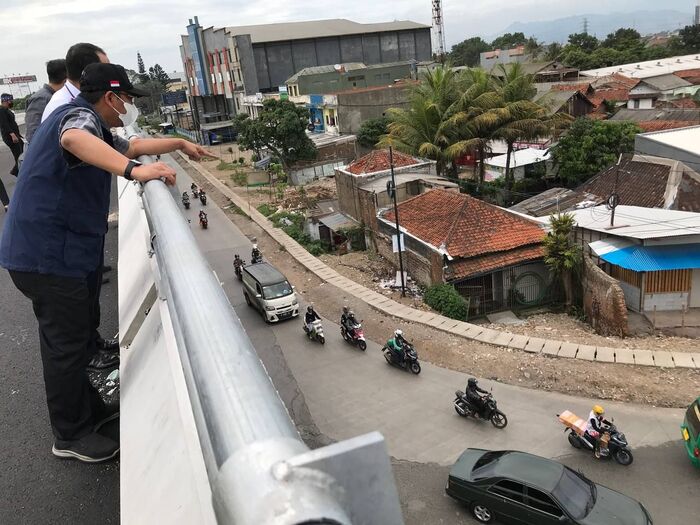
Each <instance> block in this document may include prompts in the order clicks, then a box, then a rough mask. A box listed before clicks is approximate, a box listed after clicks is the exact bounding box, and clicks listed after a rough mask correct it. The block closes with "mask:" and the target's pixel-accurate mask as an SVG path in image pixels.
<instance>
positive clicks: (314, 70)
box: [286, 62, 367, 84]
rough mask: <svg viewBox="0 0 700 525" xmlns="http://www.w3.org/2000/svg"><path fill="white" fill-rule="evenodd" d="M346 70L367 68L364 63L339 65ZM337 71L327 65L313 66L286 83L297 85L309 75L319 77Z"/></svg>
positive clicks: (290, 78)
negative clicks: (302, 78) (300, 79)
mask: <svg viewBox="0 0 700 525" xmlns="http://www.w3.org/2000/svg"><path fill="white" fill-rule="evenodd" d="M337 65H339V66H341V67H343V68H344V69H345V71H346V72H349V71H355V70H358V69H366V68H367V66H366V65H365V64H363V63H362V62H347V63H343V64H337ZM334 71H336V65H325V66H311V67H305V68H304V69H302V70H301V71H299V72H298V73H296V74H295V75H292V76H291V77H289V78H288V79H287V81H286V84H296V83H297V82H299V78H301V77H305V76H308V75H319V74H323V73H333V72H334Z"/></svg>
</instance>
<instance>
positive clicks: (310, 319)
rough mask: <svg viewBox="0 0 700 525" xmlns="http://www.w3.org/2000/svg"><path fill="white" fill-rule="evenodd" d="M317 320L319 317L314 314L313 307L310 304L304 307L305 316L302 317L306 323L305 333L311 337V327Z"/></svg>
mask: <svg viewBox="0 0 700 525" xmlns="http://www.w3.org/2000/svg"><path fill="white" fill-rule="evenodd" d="M317 319H318V320H320V319H321V316H320V315H318V314H317V313H316V310H314V305H312V304H310V305H309V306H307V307H306V314H305V316H304V321H305V322H306V333H308V334H309V335H311V332H312V330H313V327H312V325H313V323H314V321H316V320H317Z"/></svg>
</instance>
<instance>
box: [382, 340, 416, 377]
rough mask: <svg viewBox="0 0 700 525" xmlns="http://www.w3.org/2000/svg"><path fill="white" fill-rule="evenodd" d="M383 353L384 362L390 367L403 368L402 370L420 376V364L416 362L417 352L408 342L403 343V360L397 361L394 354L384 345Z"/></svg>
mask: <svg viewBox="0 0 700 525" xmlns="http://www.w3.org/2000/svg"><path fill="white" fill-rule="evenodd" d="M382 352H383V353H384V359H386V362H387V363H389V364H390V365H392V366H396V367H398V368H403V369H404V370H410V371H411V372H413V373H414V374H416V375H418V374H420V363H419V362H418V352H416V349H415V348H413V345H412V344H411V343H409V342H408V341H406V342H404V343H403V360H402V361H399V358H398V357H397V356H396V354H395V353H394V352H392V351H391V350H390V349H389V347H387V346H386V345H384V347H383V348H382Z"/></svg>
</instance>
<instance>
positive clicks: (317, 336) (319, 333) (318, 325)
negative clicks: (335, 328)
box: [304, 319, 326, 345]
mask: <svg viewBox="0 0 700 525" xmlns="http://www.w3.org/2000/svg"><path fill="white" fill-rule="evenodd" d="M304 333H305V334H306V337H308V338H309V339H311V340H312V341H318V342H319V343H321V344H322V345H323V344H326V337H325V336H324V335H323V323H322V322H321V320H320V319H316V320H315V321H314V322H313V323H311V331H309V329H308V327H307V326H306V323H304Z"/></svg>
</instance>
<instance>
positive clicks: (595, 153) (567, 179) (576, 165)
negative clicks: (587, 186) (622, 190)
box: [551, 118, 642, 186]
mask: <svg viewBox="0 0 700 525" xmlns="http://www.w3.org/2000/svg"><path fill="white" fill-rule="evenodd" d="M641 131H642V130H641V129H640V128H639V126H637V124H635V123H634V122H611V121H600V120H590V119H587V118H579V119H576V120H575V121H574V123H573V124H572V126H571V128H570V129H569V131H568V133H567V134H566V135H564V136H563V137H562V138H561V140H560V141H559V143H558V144H557V145H556V146H554V147H552V149H551V153H552V157H553V159H554V165H555V166H556V169H557V172H558V176H559V178H560V179H561V180H562V181H563V182H564V183H565V184H566V185H567V186H576V185H578V184H580V183H582V182H584V181H586V180H588V179H589V178H590V177H592V176H593V175H595V174H596V173H598V172H599V171H601V170H602V169H604V168H607V167H608V166H610V165H611V164H612V163H614V162H615V161H617V159H618V157H619V155H620V154H621V153H630V152H632V151H634V137H635V135H636V134H637V133H641Z"/></svg>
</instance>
